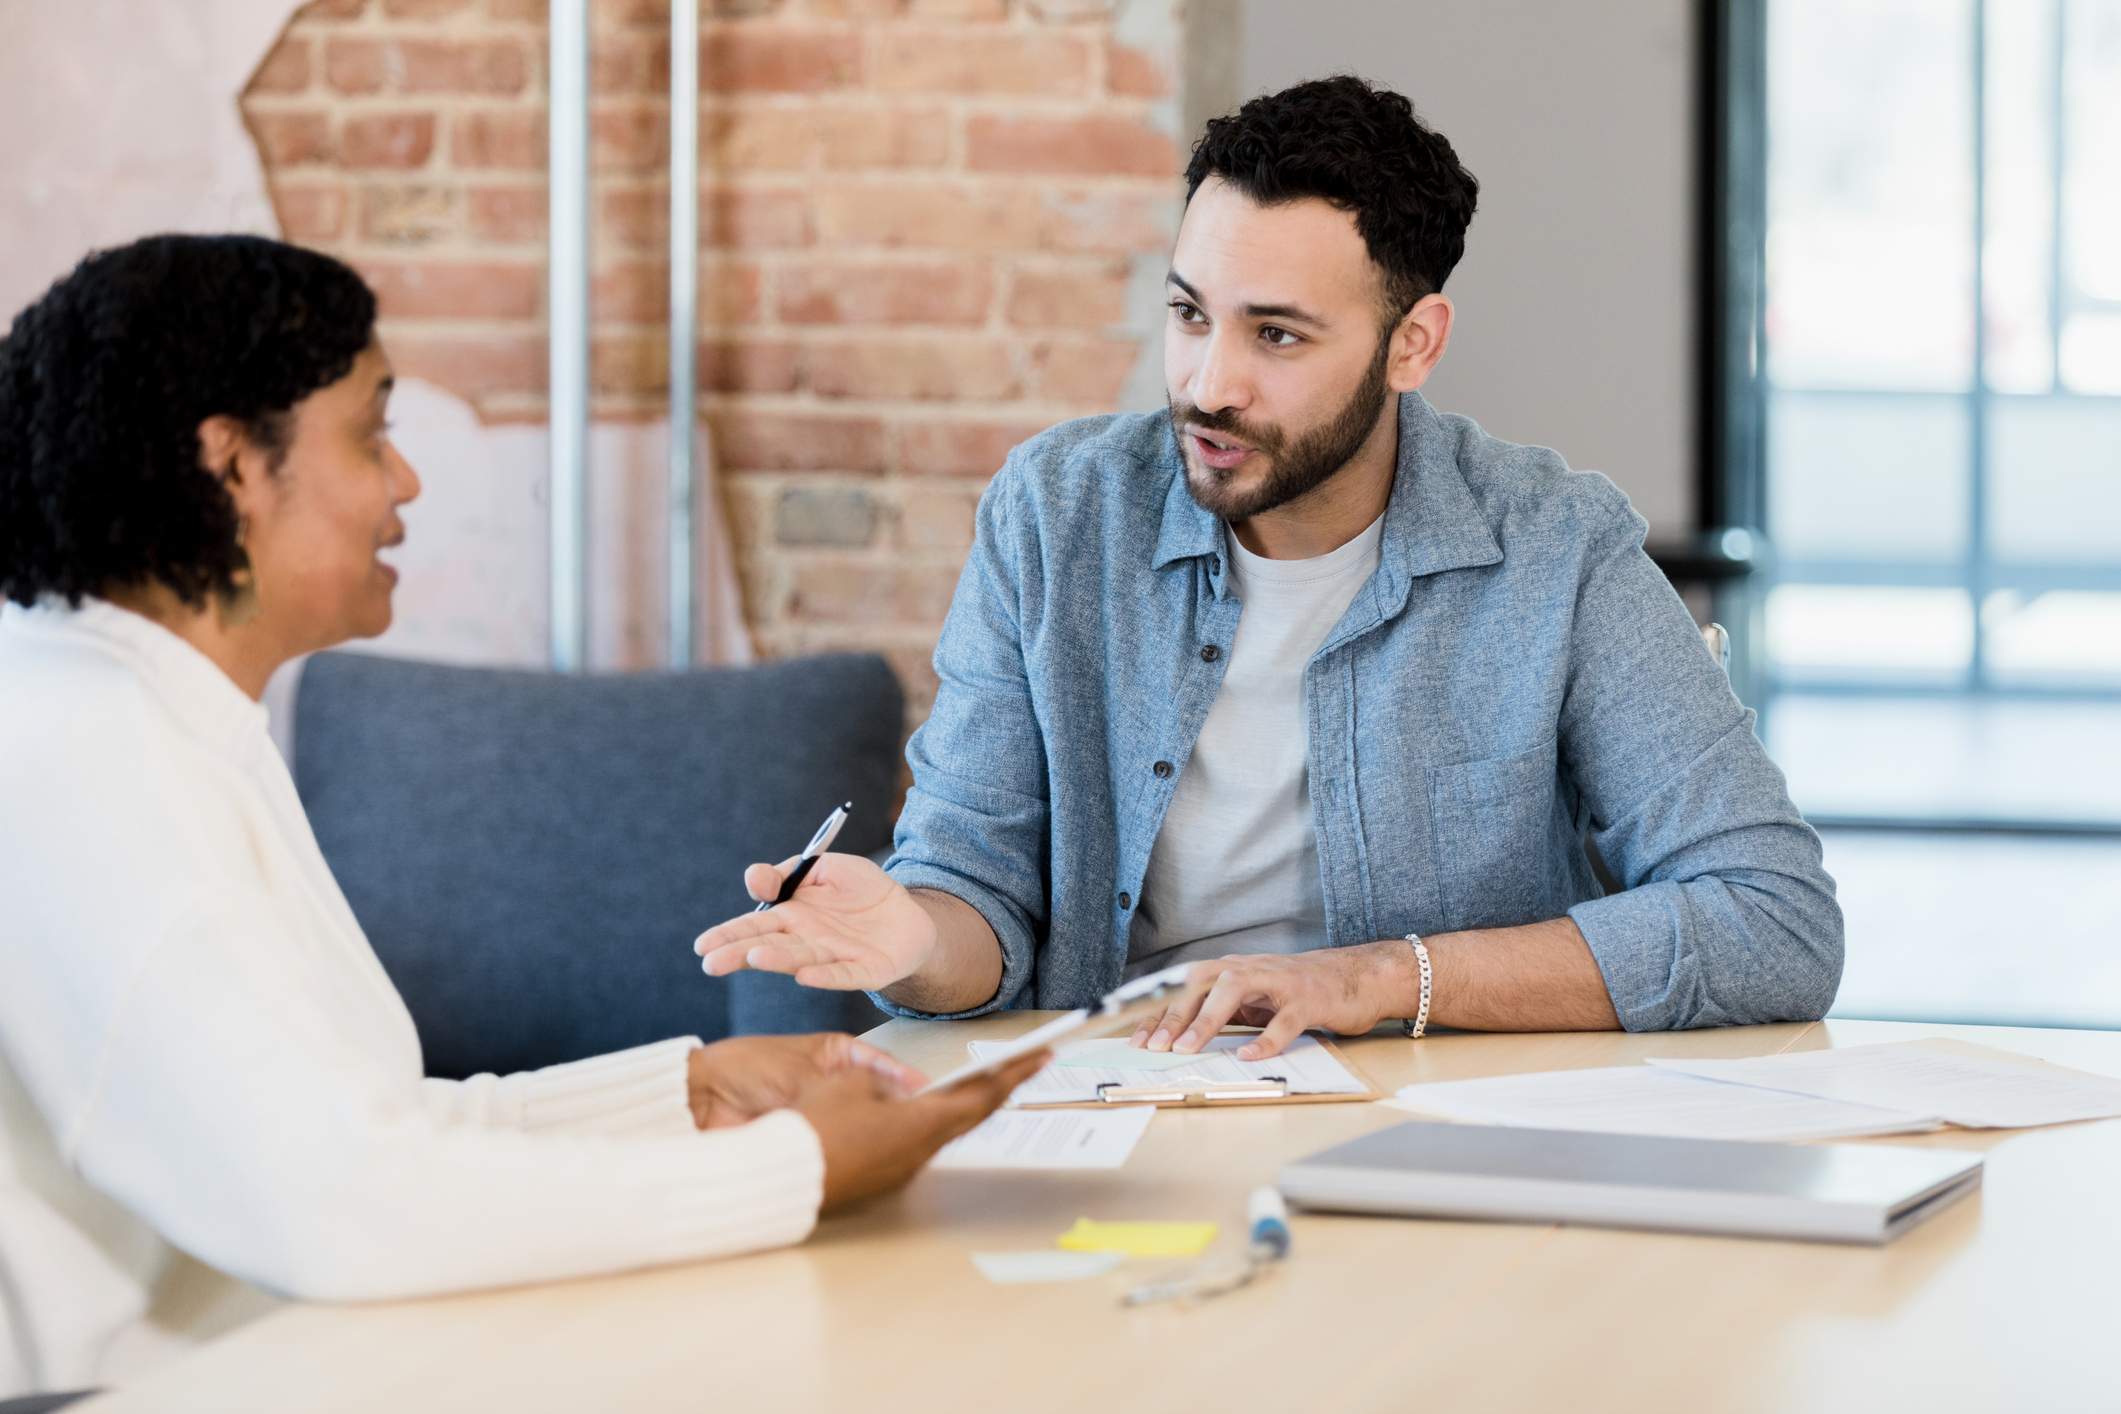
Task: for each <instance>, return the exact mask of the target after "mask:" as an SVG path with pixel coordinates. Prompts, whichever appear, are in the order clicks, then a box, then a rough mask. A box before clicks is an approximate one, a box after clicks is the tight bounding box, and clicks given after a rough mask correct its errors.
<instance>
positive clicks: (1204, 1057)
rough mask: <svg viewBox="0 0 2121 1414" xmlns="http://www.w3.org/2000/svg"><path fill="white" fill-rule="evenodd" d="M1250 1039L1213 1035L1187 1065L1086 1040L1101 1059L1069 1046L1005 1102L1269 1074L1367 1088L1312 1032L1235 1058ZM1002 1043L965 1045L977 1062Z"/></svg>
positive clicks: (1317, 1090)
mask: <svg viewBox="0 0 2121 1414" xmlns="http://www.w3.org/2000/svg"><path fill="white" fill-rule="evenodd" d="M1252 1039H1253V1038H1252V1037H1251V1036H1249V1035H1239V1036H1217V1037H1216V1038H1215V1039H1214V1040H1212V1041H1210V1042H1209V1043H1208V1044H1207V1045H1206V1046H1205V1047H1203V1048H1202V1049H1201V1051H1200V1052H1199V1053H1198V1054H1197V1055H1194V1056H1192V1057H1190V1058H1189V1060H1190V1064H1186V1065H1171V1064H1169V1063H1168V1062H1167V1061H1166V1060H1165V1056H1166V1055H1168V1052H1162V1051H1138V1050H1135V1049H1134V1048H1133V1047H1131V1046H1129V1045H1127V1043H1126V1042H1125V1041H1124V1040H1121V1041H1120V1042H1119V1044H1118V1045H1117V1046H1106V1045H1104V1043H1102V1042H1097V1041H1092V1042H1086V1043H1085V1044H1086V1045H1089V1046H1097V1047H1099V1049H1098V1050H1097V1051H1095V1052H1093V1053H1092V1055H1093V1058H1094V1059H1095V1060H1101V1061H1103V1062H1105V1063H1104V1064H1091V1065H1079V1064H1077V1063H1076V1062H1075V1060H1074V1059H1073V1058H1072V1048H1069V1049H1065V1050H1063V1051H1062V1052H1061V1054H1060V1055H1059V1056H1058V1057H1056V1058H1055V1059H1056V1060H1057V1061H1065V1062H1066V1063H1065V1064H1055V1065H1049V1066H1047V1067H1046V1068H1045V1069H1044V1070H1042V1071H1040V1072H1039V1073H1038V1074H1036V1075H1034V1076H1032V1077H1031V1078H1030V1079H1029V1080H1027V1081H1025V1082H1024V1083H1023V1084H1022V1085H1019V1086H1018V1087H1017V1088H1016V1093H1015V1094H1013V1095H1011V1096H1010V1097H1009V1103H1010V1105H1011V1106H1012V1107H1014V1106H1019V1105H1063V1104H1083V1103H1090V1104H1095V1103H1096V1102H1097V1087H1098V1086H1099V1085H1130V1086H1131V1085H1180V1084H1184V1085H1240V1084H1244V1083H1246V1082H1248V1081H1249V1082H1257V1081H1260V1080H1265V1079H1269V1078H1276V1079H1281V1080H1286V1081H1287V1082H1288V1086H1289V1093H1290V1094H1291V1095H1360V1094H1362V1093H1364V1092H1365V1091H1366V1090H1368V1089H1369V1087H1368V1086H1367V1085H1365V1084H1363V1082H1362V1081H1361V1080H1360V1079H1358V1078H1357V1077H1356V1075H1355V1073H1354V1072H1353V1071H1351V1070H1349V1069H1348V1068H1347V1067H1346V1066H1344V1065H1342V1064H1341V1063H1340V1061H1339V1060H1338V1059H1337V1058H1336V1057H1335V1056H1334V1054H1333V1052H1331V1051H1329V1050H1327V1049H1326V1048H1325V1047H1324V1046H1321V1045H1320V1044H1319V1043H1318V1038H1317V1037H1315V1036H1299V1037H1297V1038H1296V1040H1295V1041H1294V1042H1292V1043H1291V1044H1290V1046H1289V1049H1288V1050H1286V1051H1283V1052H1282V1053H1281V1054H1280V1055H1278V1056H1270V1057H1268V1058H1267V1059H1266V1060H1256V1061H1241V1060H1239V1059H1238V1058H1237V1049H1238V1047H1240V1046H1243V1045H1246V1044H1248V1043H1249V1042H1250V1041H1251V1040H1252ZM1007 1044H1008V1043H1007V1042H1006V1041H972V1042H969V1043H968V1046H969V1049H970V1050H971V1052H972V1058H973V1059H974V1060H976V1061H977V1060H985V1059H986V1058H987V1054H988V1053H989V1052H991V1051H993V1050H997V1049H999V1048H1001V1047H1003V1046H1006V1045H1007ZM1135 1056H1139V1057H1142V1058H1143V1063H1142V1064H1140V1065H1138V1066H1137V1065H1136V1064H1135V1063H1134V1061H1133V1059H1132V1058H1133V1057H1135Z"/></svg>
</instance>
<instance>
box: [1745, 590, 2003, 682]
mask: <svg viewBox="0 0 2121 1414" xmlns="http://www.w3.org/2000/svg"><path fill="white" fill-rule="evenodd" d="M1767 620H1768V623H1767V628H1768V651H1769V653H1770V654H1771V655H1772V656H1773V663H1774V671H1775V673H1776V674H1777V675H1778V676H1781V677H1785V678H1789V677H1796V678H1803V679H1807V680H1813V679H1821V678H1837V677H1842V678H1858V679H1865V678H1869V679H1875V678H1880V677H1890V678H1892V679H1893V680H1895V681H1899V682H1906V683H1912V682H1931V681H1941V682H1952V681H1956V680H1957V679H1958V678H1959V677H1961V676H1963V675H1964V674H1965V672H1966V670H1967V667H1968V664H1969V663H1970V662H1971V660H1972V657H1973V650H1974V614H1973V606H1972V604H1971V602H1970V601H1969V600H1968V598H1967V596H1966V594H1965V593H1964V592H1963V591H1961V590H1957V589H1884V588H1874V587H1870V586H1855V585H1838V584H1784V585H1778V586H1777V587H1776V588H1775V589H1774V590H1772V591H1770V593H1769V594H1768V607H1767Z"/></svg>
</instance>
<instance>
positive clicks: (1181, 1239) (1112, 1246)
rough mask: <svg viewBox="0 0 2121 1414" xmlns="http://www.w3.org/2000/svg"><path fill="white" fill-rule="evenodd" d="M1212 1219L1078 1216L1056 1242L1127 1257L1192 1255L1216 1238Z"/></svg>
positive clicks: (1074, 1248)
mask: <svg viewBox="0 0 2121 1414" xmlns="http://www.w3.org/2000/svg"><path fill="white" fill-rule="evenodd" d="M1216 1231H1217V1228H1216V1226H1215V1224H1214V1223H1101V1222H1093V1221H1092V1220H1090V1219H1089V1218H1077V1219H1076V1220H1075V1226H1074V1227H1071V1228H1069V1229H1068V1230H1067V1231H1066V1232H1064V1233H1062V1234H1061V1235H1060V1237H1059V1238H1058V1239H1056V1242H1057V1243H1058V1245H1059V1246H1060V1247H1061V1248H1062V1249H1063V1250H1065V1251H1069V1252H1119V1253H1123V1254H1124V1255H1126V1256H1129V1257H1193V1256H1197V1255H1199V1254H1200V1253H1202V1252H1204V1251H1206V1250H1207V1247H1208V1244H1209V1243H1211V1242H1213V1241H1214V1240H1215V1234H1216Z"/></svg>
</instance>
